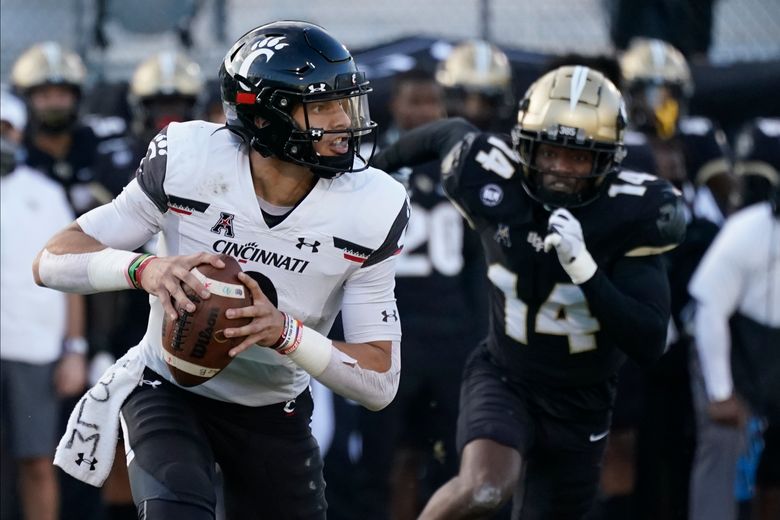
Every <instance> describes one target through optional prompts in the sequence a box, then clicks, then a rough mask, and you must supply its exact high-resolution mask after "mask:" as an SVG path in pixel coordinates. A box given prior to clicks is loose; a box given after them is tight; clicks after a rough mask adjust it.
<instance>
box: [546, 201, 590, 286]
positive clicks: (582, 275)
mask: <svg viewBox="0 0 780 520" xmlns="http://www.w3.org/2000/svg"><path fill="white" fill-rule="evenodd" d="M547 232H548V234H547V236H546V237H545V238H544V250H545V252H548V251H550V249H552V248H555V252H556V253H558V261H559V262H560V263H561V266H562V267H563V269H564V270H565V271H566V273H567V274H568V275H569V277H571V280H572V282H574V283H575V284H581V283H585V282H587V281H588V280H590V278H591V277H592V276H593V275H594V274H595V273H596V268H597V266H596V262H594V261H593V257H591V256H590V253H589V252H588V250H587V249H586V248H585V239H584V238H583V236H582V226H581V225H580V222H579V220H577V219H576V218H574V215H572V214H571V213H570V212H569V211H568V210H566V209H563V208H558V209H556V210H555V211H553V212H552V214H551V215H550V220H548V222H547Z"/></svg>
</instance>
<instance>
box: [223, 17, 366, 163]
mask: <svg viewBox="0 0 780 520" xmlns="http://www.w3.org/2000/svg"><path fill="white" fill-rule="evenodd" d="M219 78H220V84H221V85H220V88H221V95H222V103H223V107H224V109H225V115H226V117H227V125H228V128H230V129H231V130H233V131H234V132H236V133H238V134H239V135H241V136H242V137H243V138H244V139H245V140H246V141H247V142H248V143H249V144H250V145H251V146H252V148H254V149H255V150H257V151H258V152H260V153H261V154H262V155H263V156H266V157H268V156H272V155H273V156H276V157H278V158H279V159H281V160H284V161H288V162H293V163H296V164H301V165H305V166H308V167H310V168H311V170H312V171H313V172H314V173H315V174H316V175H319V176H321V177H333V176H335V175H337V174H338V173H342V172H351V171H360V170H364V169H366V168H367V167H368V162H369V160H370V158H371V154H373V146H371V147H368V146H366V147H364V148H369V149H370V152H369V153H368V154H366V156H364V155H363V154H361V140H362V139H363V138H365V137H366V136H368V135H369V134H371V133H372V132H373V130H374V129H375V128H376V123H374V122H373V121H371V118H370V116H369V111H368V100H367V94H368V93H369V92H371V88H370V87H369V83H368V81H367V80H366V79H365V76H364V74H363V73H362V72H360V71H359V70H358V68H357V66H356V65H355V60H354V59H353V57H352V55H351V54H350V52H349V51H348V50H347V48H346V47H345V46H344V45H343V44H341V43H340V42H339V41H338V40H336V39H335V38H334V37H333V36H331V35H330V34H328V33H327V32H326V31H325V30H324V29H323V28H322V27H319V26H317V25H314V24H311V23H307V22H298V21H281V22H274V23H270V24H267V25H263V26H260V27H257V28H255V29H252V30H251V31H249V32H248V33H246V34H245V35H244V36H242V37H241V38H239V40H238V41H237V42H236V43H235V44H234V45H233V46H232V47H231V48H230V50H229V51H228V53H227V55H226V56H225V59H224V60H223V62H222V66H221V67H220V70H219ZM333 100H338V101H340V103H341V106H342V108H343V110H344V112H345V113H346V114H347V115H348V116H349V119H350V126H349V127H348V128H344V129H338V130H330V129H325V128H317V127H312V126H310V124H309V111H308V108H307V107H308V106H309V105H310V104H311V103H317V102H322V101H333ZM300 106H302V107H303V115H304V121H305V124H304V125H300V124H298V123H297V122H296V121H295V119H294V118H293V111H294V110H295V109H296V108H298V107H300ZM328 133H338V134H339V135H344V136H346V137H345V138H346V139H347V140H348V144H349V146H348V152H347V153H344V154H341V155H338V156H327V157H326V156H323V155H319V154H317V152H316V151H315V148H314V143H315V142H317V141H319V140H321V139H322V138H323V137H324V136H325V134H328Z"/></svg>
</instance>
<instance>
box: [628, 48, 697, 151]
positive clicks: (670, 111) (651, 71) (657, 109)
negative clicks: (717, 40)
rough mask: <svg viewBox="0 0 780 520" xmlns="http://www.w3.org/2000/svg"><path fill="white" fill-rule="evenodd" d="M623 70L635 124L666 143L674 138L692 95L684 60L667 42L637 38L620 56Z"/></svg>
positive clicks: (689, 73)
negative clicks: (655, 134) (666, 140)
mask: <svg viewBox="0 0 780 520" xmlns="http://www.w3.org/2000/svg"><path fill="white" fill-rule="evenodd" d="M620 68H621V71H622V74H623V78H624V80H625V83H626V90H627V93H628V99H629V105H630V111H631V120H632V123H633V124H634V125H636V126H637V128H638V129H639V130H642V131H645V132H652V131H654V132H655V133H657V135H658V136H659V137H661V138H663V139H668V138H670V137H672V136H673V135H674V133H675V131H676V130H677V123H678V121H679V119H680V117H682V116H683V115H684V113H685V111H686V109H687V106H686V104H687V100H688V99H690V97H691V96H692V95H693V78H692V76H691V69H690V67H688V62H687V61H686V59H685V56H683V55H682V53H681V52H680V51H678V50H677V49H675V48H674V47H673V46H672V45H670V44H668V43H666V42H665V41H662V40H655V39H650V38H637V39H634V40H633V41H632V43H631V45H630V46H629V48H628V50H626V52H625V53H624V54H623V55H622V56H621V58H620Z"/></svg>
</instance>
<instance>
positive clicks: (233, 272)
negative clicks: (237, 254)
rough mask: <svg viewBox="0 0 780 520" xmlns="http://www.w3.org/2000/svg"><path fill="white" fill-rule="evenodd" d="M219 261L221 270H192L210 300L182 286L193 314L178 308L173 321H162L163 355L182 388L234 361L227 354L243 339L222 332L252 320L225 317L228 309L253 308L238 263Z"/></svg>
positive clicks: (226, 258)
mask: <svg viewBox="0 0 780 520" xmlns="http://www.w3.org/2000/svg"><path fill="white" fill-rule="evenodd" d="M220 258H221V259H222V261H223V262H225V267H224V268H223V269H218V268H216V267H213V266H212V265H210V264H203V265H199V266H197V267H195V268H193V270H192V272H193V274H195V276H197V277H198V279H199V280H200V281H201V283H203V285H205V286H206V288H207V289H208V290H209V292H211V297H210V298H207V299H205V300H203V299H201V298H200V296H199V295H197V294H194V293H193V291H192V290H190V289H189V287H186V286H185V292H186V293H187V296H188V297H189V298H190V300H192V302H193V303H194V304H195V306H196V308H195V311H194V312H187V311H186V310H184V309H183V308H177V311H178V312H179V318H178V319H177V320H176V321H172V320H171V319H170V318H168V315H167V313H165V316H164V318H163V330H162V336H163V337H162V340H163V356H164V358H165V362H166V363H167V365H168V369H169V370H170V372H171V375H172V376H173V378H174V380H176V382H177V383H179V384H180V385H182V386H196V385H199V384H202V383H205V382H206V381H208V380H209V379H211V378H212V377H214V376H216V375H217V374H219V372H220V371H221V370H222V369H223V368H225V367H226V366H227V365H228V364H229V363H230V362H231V361H232V359H233V358H231V357H230V356H229V355H228V351H230V349H232V348H233V347H236V346H238V344H239V343H241V341H242V340H243V337H238V338H227V337H225V335H224V332H223V331H224V330H225V329H227V328H231V327H242V326H244V325H247V324H248V323H249V322H250V321H252V320H251V319H250V318H240V319H228V318H227V317H226V316H225V311H226V310H227V309H232V308H240V307H248V306H250V305H252V297H251V295H250V294H249V290H248V289H247V288H246V286H245V285H244V284H242V283H241V281H240V280H239V279H238V273H240V272H241V267H240V266H239V264H238V262H237V261H236V260H235V259H234V258H233V257H231V256H228V255H220Z"/></svg>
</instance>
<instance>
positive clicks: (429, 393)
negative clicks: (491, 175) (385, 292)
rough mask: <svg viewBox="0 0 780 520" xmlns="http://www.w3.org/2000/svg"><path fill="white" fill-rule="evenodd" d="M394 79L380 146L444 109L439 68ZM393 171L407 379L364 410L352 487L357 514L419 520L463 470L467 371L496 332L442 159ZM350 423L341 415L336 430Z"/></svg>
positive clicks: (474, 241) (472, 243) (475, 240)
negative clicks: (404, 207) (383, 403)
mask: <svg viewBox="0 0 780 520" xmlns="http://www.w3.org/2000/svg"><path fill="white" fill-rule="evenodd" d="M393 80H394V83H393V85H394V88H393V95H392V98H391V100H390V106H391V113H392V115H393V125H392V126H391V127H390V128H388V129H387V130H386V132H385V133H384V134H383V135H382V136H380V137H379V143H380V144H379V146H381V147H386V146H390V145H391V144H392V143H393V142H395V141H397V140H398V139H399V138H400V137H401V136H402V135H404V134H405V133H406V132H408V131H410V130H412V129H414V128H417V127H419V126H422V125H423V124H425V123H429V122H431V121H435V120H439V119H442V118H443V117H444V114H445V107H444V99H443V95H442V87H441V86H440V85H439V84H438V83H437V82H436V80H435V78H434V77H433V75H432V74H430V73H427V72H425V71H421V70H410V71H407V72H405V73H402V74H398V75H397V76H396V77H395V78H393ZM389 173H390V175H392V176H393V177H394V178H395V179H396V180H398V181H399V182H402V183H403V184H404V185H406V188H407V193H408V194H409V198H410V201H411V207H412V213H411V217H410V219H409V227H408V229H407V232H406V243H405V245H404V250H403V251H402V252H401V254H400V255H399V256H398V264H397V268H396V277H395V294H396V299H397V303H398V311H399V312H400V315H401V316H402V317H403V320H404V321H403V326H404V348H403V349H402V351H401V365H402V366H403V367H404V368H403V376H402V377H401V380H400V382H399V387H398V394H397V395H396V398H395V399H394V401H393V402H392V403H391V404H390V405H389V406H388V407H387V408H386V409H384V410H382V411H380V412H378V413H374V412H369V411H364V410H362V409H359V410H358V411H357V420H358V429H359V430H360V434H361V438H362V442H363V444H362V452H361V455H360V459H359V460H358V462H357V464H356V466H357V467H356V471H355V472H353V473H354V475H352V476H350V478H351V479H352V481H353V484H352V485H351V486H350V487H349V489H347V490H345V493H343V494H344V495H346V496H347V497H348V502H349V504H350V505H352V507H353V508H354V509H355V510H356V511H359V513H357V517H359V518H371V519H372V520H382V519H384V518H396V519H405V518H416V517H417V515H418V514H419V513H420V511H421V510H422V507H423V506H424V505H425V502H426V501H427V500H428V499H429V498H430V496H431V495H432V494H433V492H434V491H435V490H436V489H437V488H438V487H440V486H441V485H442V484H444V483H445V482H447V481H448V480H449V479H450V478H452V476H453V475H455V474H456V473H457V470H458V455H457V450H456V448H455V425H456V421H457V415H458V394H459V387H460V384H459V377H460V374H461V373H462V372H463V366H464V363H465V361H466V358H467V356H468V354H469V352H470V351H471V350H472V349H473V348H474V345H475V344H476V343H477V341H478V340H479V339H480V338H482V337H483V336H484V334H485V332H486V330H487V298H486V296H485V294H486V292H485V282H486V280H485V275H484V261H483V254H482V248H481V246H480V244H479V237H478V236H477V234H476V233H475V232H474V231H473V230H471V229H469V228H468V225H467V224H466V223H465V221H464V219H463V217H461V215H460V214H459V213H458V211H457V210H456V209H455V207H454V206H453V205H452V203H451V202H450V201H449V200H448V199H447V197H446V196H445V194H444V191H443V189H442V181H441V167H440V161H439V160H432V161H428V162H426V163H424V164H419V165H416V166H415V167H414V168H401V169H400V170H399V171H391V172H389ZM335 399H336V400H337V401H338V400H339V398H338V397H335ZM337 406H338V404H337ZM337 409H338V408H337ZM348 422H349V421H342V417H339V416H337V417H336V428H337V429H340V428H341V427H342V424H344V425H346V424H348ZM345 423H346V424H345ZM327 467H328V464H327V461H326V470H327ZM339 469H341V468H339ZM326 478H327V475H326ZM332 480H333V479H331V480H328V484H329V486H328V488H329V490H330V491H331V492H334V490H333V489H331V488H333V487H335V486H331V485H330V484H331V481H332ZM356 490H357V491H359V492H358V493H355V492H356ZM355 495H358V497H356V496H355ZM334 498H335V497H334ZM339 498H340V497H339ZM328 499H329V502H330V496H329V497H328ZM333 503H334V504H335V503H336V501H335V500H334V501H333ZM335 509H336V508H335V507H334V510H335Z"/></svg>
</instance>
